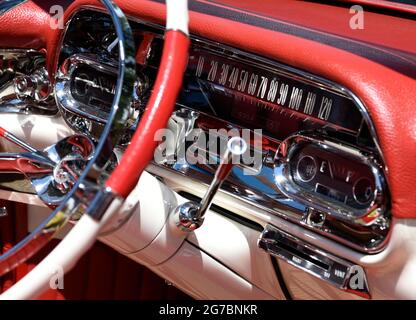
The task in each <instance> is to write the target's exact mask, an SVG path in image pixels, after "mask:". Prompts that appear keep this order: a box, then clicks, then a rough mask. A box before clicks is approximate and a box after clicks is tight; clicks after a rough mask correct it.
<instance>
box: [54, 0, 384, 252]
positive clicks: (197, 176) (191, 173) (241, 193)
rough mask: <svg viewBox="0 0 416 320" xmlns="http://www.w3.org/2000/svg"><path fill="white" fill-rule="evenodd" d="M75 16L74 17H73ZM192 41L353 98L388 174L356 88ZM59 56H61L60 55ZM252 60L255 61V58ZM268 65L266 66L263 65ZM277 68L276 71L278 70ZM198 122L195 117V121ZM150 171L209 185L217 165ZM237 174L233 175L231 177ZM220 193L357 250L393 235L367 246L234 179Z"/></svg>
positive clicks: (377, 246)
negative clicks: (318, 224)
mask: <svg viewBox="0 0 416 320" xmlns="http://www.w3.org/2000/svg"><path fill="white" fill-rule="evenodd" d="M84 10H93V11H97V12H101V13H105V12H104V11H103V9H102V8H99V7H96V6H90V5H87V6H82V7H80V8H79V9H78V10H77V11H75V12H74V13H73V15H72V17H74V16H75V15H76V14H77V13H79V12H80V11H84ZM72 17H71V18H72ZM128 18H129V20H131V21H133V22H136V23H139V24H142V25H145V26H147V27H151V28H154V29H157V30H159V31H161V30H163V27H162V26H160V25H158V24H155V23H151V22H148V21H144V20H142V19H139V18H137V17H132V16H128ZM159 36H160V38H162V37H163V34H161V33H160V34H159ZM190 39H191V41H193V42H194V43H196V44H198V45H200V46H201V47H205V48H209V49H210V50H212V49H213V48H214V49H215V50H218V51H217V52H218V53H221V54H229V55H231V56H232V57H239V58H240V59H248V60H250V62H251V63H252V61H256V63H258V64H267V65H268V66H270V67H271V68H273V71H274V72H275V71H276V70H277V69H278V70H279V72H280V73H281V74H284V75H287V76H290V77H292V78H294V77H295V78H296V79H298V80H300V81H303V82H306V83H309V84H312V85H314V86H317V87H319V88H321V89H323V90H327V91H330V92H333V93H336V94H339V95H342V96H344V97H347V98H349V99H351V100H352V101H353V102H354V104H355V105H356V107H357V108H358V110H359V111H360V113H361V115H362V116H363V119H364V122H365V123H366V124H367V126H368V128H369V131H370V134H371V137H372V140H373V142H374V145H375V148H374V149H373V150H372V151H373V152H374V153H376V154H377V157H379V158H380V159H379V160H380V161H379V162H380V164H381V171H382V172H383V173H384V174H386V171H387V168H386V167H385V165H384V159H383V154H382V152H381V148H380V145H379V140H378V136H377V132H376V129H375V127H374V124H373V123H372V120H371V116H370V114H369V113H368V111H367V109H366V108H365V105H364V103H363V102H362V101H361V100H360V99H359V98H358V96H356V95H355V94H354V93H353V92H352V91H350V90H349V89H347V88H345V87H344V86H342V85H340V84H337V83H335V82H332V81H331V80H328V79H325V78H322V77H320V76H317V75H314V74H311V73H309V72H307V71H304V70H299V69H296V68H294V67H291V66H288V65H284V64H282V63H279V62H276V61H273V60H271V59H269V58H266V57H263V56H259V55H257V54H255V53H249V52H244V51H242V50H240V49H237V48H234V47H231V46H228V45H225V44H221V43H218V42H215V41H212V40H209V39H204V38H202V37H198V36H194V35H190ZM57 59H58V58H57ZM251 60H252V61H251ZM263 67H264V66H263ZM275 69H276V70H275ZM178 107H186V106H180V105H178ZM191 122H192V123H194V120H192V121H191ZM273 163H274V154H268V155H267V156H266V157H265V159H264V168H266V170H267V169H268V170H273ZM147 170H148V171H149V172H151V173H153V174H155V175H156V176H159V177H161V178H162V179H163V178H164V177H165V174H166V176H168V175H170V174H171V173H175V174H177V175H181V176H186V177H188V178H190V179H192V180H194V181H197V182H198V183H200V184H201V186H203V188H205V187H206V186H207V185H208V184H209V182H210V181H211V179H212V175H213V174H214V172H215V167H209V168H208V167H204V168H203V169H202V170H201V168H191V167H189V166H187V165H178V166H175V165H168V164H156V163H153V164H151V165H150V166H149V167H148V169H147ZM238 170H241V168H239V167H236V168H234V169H233V171H238ZM232 176H233V173H232V174H231V177H230V178H231V180H232V178H233V177H232ZM261 184H262V185H264V186H266V187H268V186H270V185H274V181H273V180H267V181H261ZM385 184H386V189H388V186H387V184H388V182H387V181H385ZM184 188H185V189H186V186H185V185H184ZM219 192H220V193H225V194H227V195H230V196H232V197H233V198H235V199H239V200H241V201H242V202H244V203H247V204H249V205H252V206H255V207H257V208H259V209H260V210H262V211H265V212H268V213H269V214H272V215H274V216H278V217H280V218H283V219H285V220H289V221H291V222H294V223H296V224H297V225H301V226H303V227H305V228H308V229H310V230H313V231H314V232H317V233H319V234H321V235H324V236H326V237H328V238H330V239H333V240H336V241H338V242H340V243H342V244H344V245H346V246H349V247H351V248H353V249H355V250H357V251H361V252H365V253H377V252H380V251H381V250H382V249H383V248H384V246H385V244H386V242H387V240H388V237H389V234H386V235H385V236H383V240H380V241H377V242H376V243H373V244H372V245H371V246H363V245H358V244H356V243H353V242H351V241H349V240H347V239H345V238H343V237H342V236H340V235H339V234H336V233H333V232H330V230H328V229H327V228H326V227H325V226H323V227H316V226H312V225H310V224H308V223H307V222H306V221H307V215H308V208H307V207H306V206H305V205H302V204H299V203H297V202H296V201H294V200H293V199H288V198H287V197H286V196H284V195H283V194H278V193H276V194H274V195H273V196H270V195H266V194H265V193H264V192H259V191H258V190H257V191H253V190H247V186H246V185H244V184H241V183H240V184H239V183H236V181H235V180H234V181H232V182H226V183H224V184H223V186H222V190H220V191H219ZM382 228H385V225H384V226H382Z"/></svg>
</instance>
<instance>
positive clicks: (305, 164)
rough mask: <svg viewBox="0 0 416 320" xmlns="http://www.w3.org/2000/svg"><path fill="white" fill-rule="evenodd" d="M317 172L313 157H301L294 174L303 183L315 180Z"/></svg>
mask: <svg viewBox="0 0 416 320" xmlns="http://www.w3.org/2000/svg"><path fill="white" fill-rule="evenodd" d="M317 171H318V167H317V165H316V161H315V159H314V158H313V157H311V156H303V157H301V158H300V159H299V161H298V164H297V167H296V174H297V175H298V177H299V179H300V180H302V181H303V182H308V181H311V180H312V179H313V178H315V176H316V172H317Z"/></svg>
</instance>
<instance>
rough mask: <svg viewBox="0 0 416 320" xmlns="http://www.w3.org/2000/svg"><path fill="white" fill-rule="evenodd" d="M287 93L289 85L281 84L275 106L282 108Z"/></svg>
mask: <svg viewBox="0 0 416 320" xmlns="http://www.w3.org/2000/svg"><path fill="white" fill-rule="evenodd" d="M288 92H289V85H287V84H285V83H282V84H281V85H280V91H279V94H280V95H279V98H277V104H280V105H281V106H284V105H285V103H286V98H287V94H288Z"/></svg>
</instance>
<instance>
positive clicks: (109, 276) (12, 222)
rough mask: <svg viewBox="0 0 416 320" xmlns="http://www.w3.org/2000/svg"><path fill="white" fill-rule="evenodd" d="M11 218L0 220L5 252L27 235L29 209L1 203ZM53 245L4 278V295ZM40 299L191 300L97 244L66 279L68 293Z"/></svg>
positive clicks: (0, 280)
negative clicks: (27, 210) (27, 211)
mask: <svg viewBox="0 0 416 320" xmlns="http://www.w3.org/2000/svg"><path fill="white" fill-rule="evenodd" d="M0 206H6V207H7V209H8V215H7V216H6V217H0V247H1V249H2V251H3V250H4V249H7V248H8V247H10V246H12V245H13V244H14V243H16V241H18V240H19V239H21V238H22V237H24V236H25V235H26V230H27V213H26V205H22V204H17V203H11V202H6V201H0ZM57 244H58V240H53V241H51V242H50V243H49V244H48V245H47V246H46V247H45V248H43V249H42V250H41V251H40V252H39V253H38V254H36V255H35V256H34V257H33V258H31V259H30V260H29V261H28V262H27V263H25V264H22V265H21V266H19V267H18V268H17V269H16V270H14V271H12V272H10V273H8V274H7V275H5V276H4V277H1V278H0V292H2V291H4V290H6V289H7V288H9V287H10V286H11V285H12V284H13V283H15V282H16V281H17V280H19V279H20V278H22V277H23V276H24V275H25V274H26V273H27V272H28V271H30V270H31V269H32V268H34V267H35V266H36V264H37V263H39V261H41V260H42V258H43V257H45V256H46V255H47V254H48V253H49V252H50V251H51V250H52V249H53V248H54V247H55V246H56V245H57ZM39 298H40V299H53V300H61V299H69V300H75V299H76V300H84V299H85V300H101V299H106V300H107V299H109V300H112V299H115V300H121V299H123V300H159V299H168V300H184V299H190V297H189V296H187V295H186V294H184V293H182V292H181V291H180V290H178V289H177V288H175V287H173V286H170V285H167V284H166V283H165V281H164V280H163V279H162V278H160V277H159V276H157V275H156V274H155V273H153V272H152V271H150V270H149V269H147V268H145V267H143V266H141V265H139V264H137V263H136V262H134V261H132V260H130V259H128V258H126V257H125V256H123V255H121V254H119V253H118V252H116V251H115V250H113V249H112V248H110V247H108V246H106V245H104V244H102V243H100V242H97V243H96V244H95V245H94V246H93V248H92V249H91V250H90V251H89V252H87V254H85V255H84V256H83V257H82V258H81V259H80V261H79V262H78V264H77V265H76V266H75V268H74V269H73V270H71V271H70V272H69V273H68V274H66V275H65V277H64V289H63V290H53V289H49V290H48V291H47V292H45V293H44V294H43V295H42V296H41V297H39Z"/></svg>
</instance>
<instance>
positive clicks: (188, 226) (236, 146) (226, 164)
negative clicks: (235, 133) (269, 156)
mask: <svg viewBox="0 0 416 320" xmlns="http://www.w3.org/2000/svg"><path fill="white" fill-rule="evenodd" d="M246 150H247V143H246V142H245V141H244V140H243V139H242V138H240V137H233V138H231V139H230V140H229V141H228V143H227V148H226V150H225V152H224V154H223V155H222V157H221V161H220V165H219V166H218V168H217V171H216V172H215V175H214V179H213V180H212V182H211V184H210V186H209V187H208V190H207V192H206V193H205V195H204V197H203V198H202V200H201V202H200V203H197V202H194V201H188V202H185V203H183V204H181V205H179V206H178V207H176V208H175V211H174V217H175V223H176V225H177V226H178V228H179V229H181V230H182V231H185V232H190V231H193V230H195V229H197V228H199V227H200V226H201V225H202V223H203V222H204V217H205V213H206V211H207V210H208V209H209V207H210V206H211V203H212V200H213V199H214V196H215V194H216V193H217V191H218V189H219V188H220V187H221V185H222V183H223V182H224V181H225V180H226V179H227V177H228V175H229V174H230V172H231V169H232V168H233V166H234V163H233V159H234V158H235V157H240V156H241V155H242V154H243V153H244V152H246Z"/></svg>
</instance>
